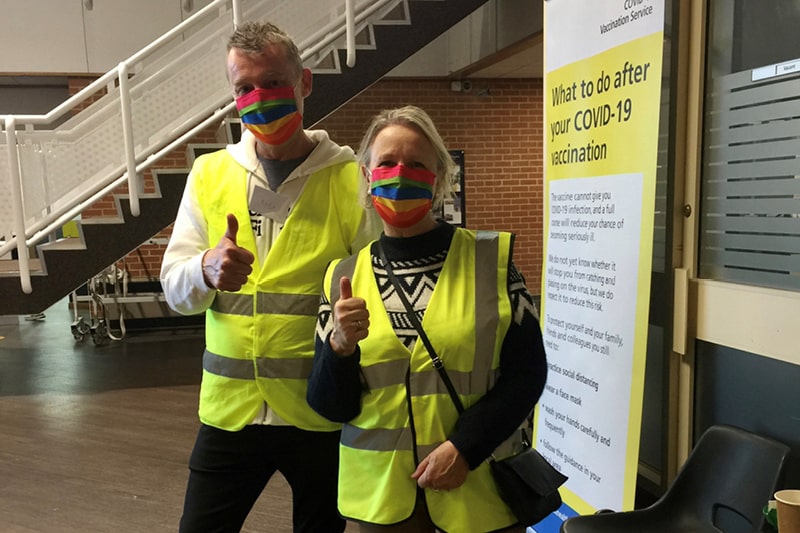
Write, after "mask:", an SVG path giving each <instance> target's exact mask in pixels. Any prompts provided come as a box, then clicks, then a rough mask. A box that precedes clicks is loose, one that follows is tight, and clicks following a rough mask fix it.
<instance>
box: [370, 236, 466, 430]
mask: <svg viewBox="0 0 800 533" xmlns="http://www.w3.org/2000/svg"><path fill="white" fill-rule="evenodd" d="M377 247H378V254H379V255H380V257H381V262H382V263H383V266H384V267H385V268H386V273H387V274H388V275H389V281H390V282H391V283H392V285H394V290H395V292H396V293H397V296H398V297H400V300H401V301H402V302H403V305H404V306H405V308H406V313H407V314H408V319H409V320H411V323H412V324H414V328H415V329H416V330H417V334H418V335H419V338H420V340H421V341H422V343H423V344H424V345H425V348H426V349H427V350H428V355H430V357H431V360H432V361H433V367H434V368H435V369H436V371H437V372H439V376H440V377H441V378H442V381H443V382H444V386H445V387H447V392H449V393H450V398H451V399H452V400H453V403H454V404H455V406H456V409H457V410H458V413H459V414H461V413H463V412H464V404H462V403H461V398H459V397H458V394H456V389H455V387H453V382H452V381H450V376H448V375H447V371H446V370H445V369H444V363H443V362H442V360H441V359H440V358H439V356H438V355H437V354H436V350H434V349H433V346H432V345H431V341H430V340H429V339H428V336H427V335H426V334H425V330H424V329H422V323H420V321H419V317H418V316H417V313H415V312H414V308H413V307H411V303H410V302H409V301H408V298H406V293H405V292H404V291H403V288H402V287H401V286H400V282H399V281H398V279H397V276H395V275H394V271H393V270H392V265H391V263H389V260H388V259H387V258H386V252H384V251H383V243H382V242H381V241H378V242H377Z"/></svg>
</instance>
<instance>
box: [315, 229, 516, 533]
mask: <svg viewBox="0 0 800 533" xmlns="http://www.w3.org/2000/svg"><path fill="white" fill-rule="evenodd" d="M511 244H512V236H511V234H509V233H493V232H482V231H481V232H473V231H468V230H464V229H460V228H459V229H457V230H456V233H455V235H454V236H453V241H452V244H451V246H450V249H449V251H448V253H447V258H446V260H445V262H444V265H443V267H442V271H441V274H440V275H439V279H438V281H437V283H436V287H435V288H434V291H433V293H432V295H431V299H430V302H429V303H428V306H427V309H426V311H425V315H424V318H423V321H422V326H423V328H424V329H425V332H426V333H427V335H428V337H429V338H430V341H431V344H432V345H433V348H434V349H435V350H436V351H437V353H438V355H439V357H440V358H441V359H442V361H443V362H444V367H445V369H446V370H447V373H448V376H449V377H450V379H451V381H452V382H453V384H454V386H455V388H456V390H457V392H458V394H459V396H460V398H461V401H462V403H463V404H464V407H465V408H469V407H470V406H471V405H473V404H474V403H475V402H476V401H478V400H479V399H480V398H481V397H482V396H483V395H484V394H486V392H487V391H488V390H489V389H490V388H491V387H492V386H493V385H494V382H495V381H496V378H497V370H498V367H499V360H500V352H501V349H502V345H503V340H504V338H505V334H506V331H507V330H508V327H509V324H510V323H511V315H512V312H511V303H510V301H509V298H508V287H507V280H508V265H509V261H510V256H511ZM337 267H338V268H337ZM349 269H352V270H353V273H352V277H351V280H352V287H353V295H354V296H358V297H361V298H364V299H365V300H366V302H367V308H368V310H369V313H370V328H369V335H368V336H367V338H366V339H364V340H362V341H361V342H360V343H359V346H360V348H361V370H362V372H363V376H364V379H365V381H366V391H367V392H366V393H365V395H364V397H363V400H362V409H361V413H360V414H359V415H358V416H357V417H356V418H354V419H353V420H351V421H350V422H349V423H347V424H345V425H344V427H343V429H342V439H341V444H340V463H339V464H340V471H339V511H340V512H341V513H342V515H344V516H345V517H347V518H351V519H354V520H360V521H364V522H369V523H373V524H383V525H388V524H395V523H398V522H401V521H403V520H405V519H407V518H408V517H410V516H411V514H412V512H413V509H414V505H415V501H416V495H417V491H418V488H417V485H416V481H415V480H413V479H411V477H410V476H411V473H412V472H414V470H415V469H416V465H417V464H418V462H419V461H420V460H422V459H423V458H424V457H425V456H426V455H427V454H428V453H430V452H431V451H432V450H433V449H434V448H436V447H437V446H438V445H439V444H441V443H442V442H444V441H445V440H447V437H448V435H449V434H450V433H451V432H452V431H453V428H454V427H455V424H456V419H457V417H458V413H457V411H456V408H455V406H454V405H453V401H452V399H451V398H450V395H449V394H448V392H447V389H446V388H445V385H444V383H443V382H442V381H441V378H440V377H439V375H438V373H437V371H436V370H435V369H434V367H433V364H432V362H431V358H430V356H429V355H428V352H427V351H426V349H425V346H424V345H423V343H422V342H421V341H419V340H418V341H417V342H416V343H415V345H414V349H413V351H411V352H409V350H408V349H407V348H406V347H405V345H403V344H402V342H401V341H400V340H399V339H398V338H397V336H396V335H395V333H394V331H393V329H392V325H391V323H390V321H389V317H388V314H387V313H386V308H385V307H384V305H383V300H382V298H381V295H380V293H379V292H378V287H377V286H376V283H375V278H374V274H373V270H372V264H371V259H370V250H369V247H367V248H365V249H364V250H362V251H361V252H360V253H359V254H358V256H357V259H356V260H355V262H353V260H352V258H350V259H347V260H345V261H343V262H338V261H337V262H334V263H333V264H332V265H331V267H329V268H328V270H327V272H326V278H325V284H324V287H325V290H326V291H328V294H329V295H330V292H331V290H333V292H334V293H336V288H337V287H338V279H339V277H340V276H341V275H343V274H345V273H346V271H347V270H349ZM409 412H410V413H411V416H409ZM424 492H425V498H426V500H427V504H428V509H429V512H430V515H431V518H432V519H433V522H434V523H435V524H436V526H437V527H438V528H440V529H442V530H444V531H452V532H459V533H462V532H463V533H470V532H475V533H478V532H486V531H493V530H496V529H501V528H504V527H508V526H510V525H512V524H514V523H515V522H516V521H517V520H516V518H515V517H514V516H513V515H512V514H511V511H510V510H509V509H508V507H507V506H506V505H505V504H504V503H503V502H502V500H501V499H500V497H499V495H498V494H497V490H496V488H495V486H494V481H493V479H492V476H491V473H490V471H489V466H488V463H485V462H484V463H483V464H482V465H481V466H480V467H478V468H477V469H475V470H473V471H471V472H470V473H469V475H468V476H467V480H466V483H464V485H462V486H461V487H459V488H458V489H456V490H452V491H447V492H445V491H442V492H435V491H431V490H425V491H424Z"/></svg>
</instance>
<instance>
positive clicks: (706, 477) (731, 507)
mask: <svg viewBox="0 0 800 533" xmlns="http://www.w3.org/2000/svg"><path fill="white" fill-rule="evenodd" d="M789 452H790V448H789V447H788V446H786V445H785V444H783V443H780V442H777V441H775V440H772V439H770V438H767V437H764V436H761V435H757V434H755V433H751V432H749V431H745V430H743V429H740V428H736V427H733V426H727V425H717V426H712V427H710V428H709V429H708V430H707V431H706V432H705V433H703V435H702V436H701V437H700V440H699V441H698V442H697V445H696V446H695V447H694V449H693V450H692V452H691V453H690V455H689V458H688V459H687V460H686V463H685V464H684V465H683V467H682V468H681V470H680V472H679V473H678V476H677V477H676V478H675V480H674V481H673V483H672V485H670V487H669V489H668V490H667V493H666V494H664V497H663V498H662V503H663V504H666V505H667V506H668V507H672V508H676V507H677V508H683V509H689V508H691V509H693V511H694V514H695V515H696V517H697V518H699V519H701V520H702V521H704V522H707V523H711V524H714V525H715V526H716V527H717V528H718V529H720V530H722V531H726V532H728V531H757V530H759V529H760V527H761V525H762V521H763V516H762V514H761V509H762V508H763V507H764V506H765V505H766V504H767V502H768V501H769V500H770V499H771V498H772V494H773V492H774V490H775V488H776V486H777V484H778V482H779V481H780V478H781V475H782V473H783V468H784V463H785V461H786V458H787V456H788V455H789Z"/></svg>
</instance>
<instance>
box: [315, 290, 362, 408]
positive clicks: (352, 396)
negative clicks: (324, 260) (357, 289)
mask: <svg viewBox="0 0 800 533" xmlns="http://www.w3.org/2000/svg"><path fill="white" fill-rule="evenodd" d="M330 321H331V304H330V302H328V300H327V299H326V298H325V295H324V294H323V295H322V303H321V304H320V312H319V315H318V317H317V334H316V339H315V345H314V363H313V366H312V368H311V375H309V377H308V391H307V392H306V401H308V404H309V405H310V406H311V408H312V409H313V410H314V411H316V412H317V413H318V414H319V415H321V416H324V417H325V418H327V419H328V420H330V421H332V422H347V421H349V420H352V419H353V418H355V417H356V416H357V415H358V414H359V413H360V412H361V396H362V391H363V386H362V382H361V365H360V362H361V349H360V348H359V347H358V346H356V351H355V352H354V353H353V354H352V355H348V356H341V355H338V354H336V352H334V351H333V348H331V343H330V340H329V339H330V333H331V325H330V324H331V322H330Z"/></svg>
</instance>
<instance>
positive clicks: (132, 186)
mask: <svg viewBox="0 0 800 533" xmlns="http://www.w3.org/2000/svg"><path fill="white" fill-rule="evenodd" d="M117 75H118V76H119V104H120V110H121V113H122V133H123V135H124V139H125V161H126V166H127V168H128V195H129V201H130V205H131V214H132V215H133V216H135V217H138V216H139V214H140V213H141V210H140V208H139V193H140V192H141V191H143V189H144V187H143V186H142V183H141V179H140V178H139V174H138V173H137V172H136V150H135V149H134V146H133V119H132V111H131V93H130V83H129V82H128V65H127V63H125V62H124V61H123V62H122V63H120V64H119V67H118V68H117Z"/></svg>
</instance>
